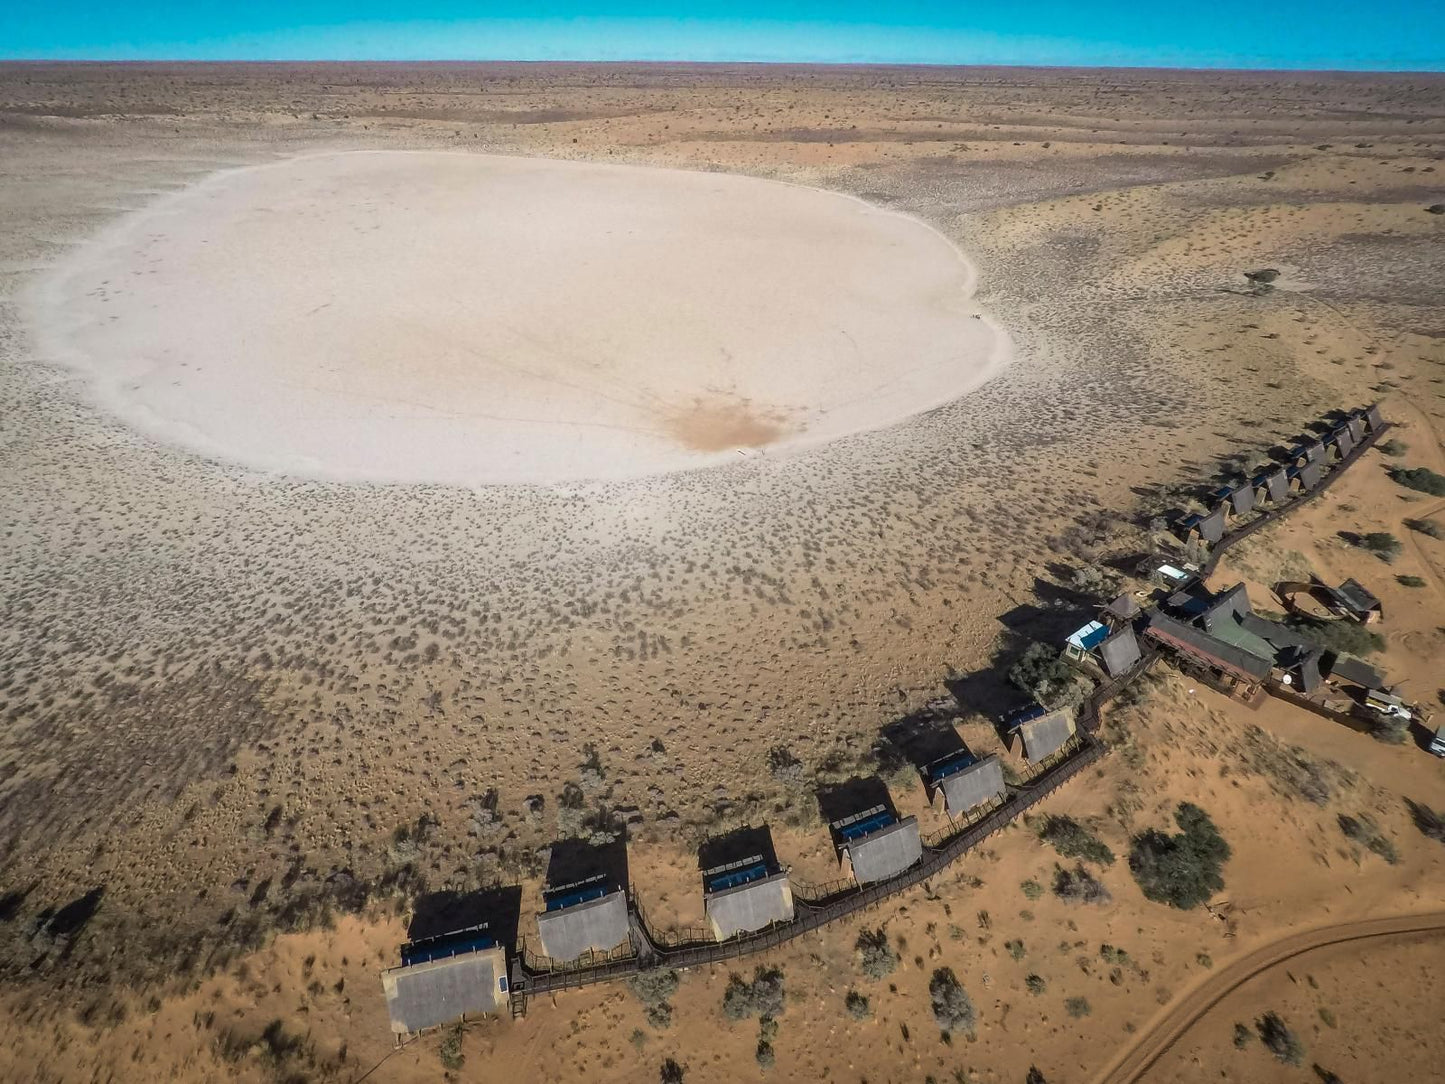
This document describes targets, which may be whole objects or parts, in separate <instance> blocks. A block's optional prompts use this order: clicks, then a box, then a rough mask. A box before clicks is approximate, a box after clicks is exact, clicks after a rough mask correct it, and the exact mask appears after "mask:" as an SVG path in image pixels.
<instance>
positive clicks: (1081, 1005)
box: [1064, 997, 1094, 1020]
mask: <svg viewBox="0 0 1445 1084" xmlns="http://www.w3.org/2000/svg"><path fill="white" fill-rule="evenodd" d="M1064 1011H1065V1012H1067V1013H1068V1014H1069V1015H1070V1016H1072V1017H1073V1018H1074V1019H1075V1020H1081V1019H1083V1018H1084V1017H1086V1016H1088V1015H1089V1014H1090V1013H1091V1012H1093V1011H1094V1009H1093V1006H1091V1005H1090V1004H1089V999H1088V998H1086V997H1071V998H1069V999H1068V1000H1067V1001H1065V1002H1064Z"/></svg>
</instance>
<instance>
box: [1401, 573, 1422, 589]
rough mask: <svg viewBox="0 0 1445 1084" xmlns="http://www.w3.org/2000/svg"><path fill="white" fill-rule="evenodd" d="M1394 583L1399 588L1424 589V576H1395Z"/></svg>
mask: <svg viewBox="0 0 1445 1084" xmlns="http://www.w3.org/2000/svg"><path fill="white" fill-rule="evenodd" d="M1395 582H1396V583H1398V584H1399V585H1400V586H1401V587H1424V586H1425V577H1424V576H1396V577H1395Z"/></svg>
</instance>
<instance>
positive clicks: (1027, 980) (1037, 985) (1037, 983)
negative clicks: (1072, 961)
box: [1024, 975, 1049, 996]
mask: <svg viewBox="0 0 1445 1084" xmlns="http://www.w3.org/2000/svg"><path fill="white" fill-rule="evenodd" d="M1024 986H1026V987H1028V991H1029V993H1031V994H1034V995H1036V996H1037V995H1038V994H1042V993H1043V992H1044V991H1045V990H1047V989H1048V988H1049V984H1048V983H1047V982H1045V981H1044V977H1043V976H1042V975H1026V976H1025V977H1024Z"/></svg>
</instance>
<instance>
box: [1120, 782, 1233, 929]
mask: <svg viewBox="0 0 1445 1084" xmlns="http://www.w3.org/2000/svg"><path fill="white" fill-rule="evenodd" d="M1174 821H1175V823H1176V824H1177V825H1178V826H1179V828H1180V831H1179V832H1178V833H1177V834H1175V835H1168V834H1166V833H1164V832H1161V831H1159V830H1158V829H1153V828H1151V829H1149V830H1148V831H1147V832H1143V833H1141V834H1140V835H1138V836H1135V837H1134V848H1133V850H1132V851H1131V852H1130V854H1129V870H1130V872H1131V873H1133V874H1134V879H1135V880H1136V881H1138V882H1139V888H1140V889H1141V890H1142V891H1143V893H1144V895H1145V897H1146V898H1148V899H1151V900H1154V901H1155V902H1156V903H1165V904H1168V905H1169V906H1170V907H1178V908H1180V909H1181V910H1188V909H1189V908H1191V907H1198V906H1199V905H1200V904H1202V903H1206V902H1208V900H1209V897H1211V896H1212V895H1214V893H1216V892H1218V891H1219V890H1220V889H1221V888H1223V887H1224V877H1223V875H1222V872H1221V870H1222V868H1223V866H1224V863H1225V861H1226V860H1227V859H1228V858H1229V853H1230V852H1229V844H1228V843H1226V842H1225V841H1224V837H1223V836H1221V835H1220V834H1219V829H1217V828H1216V827H1215V826H1214V822H1213V821H1212V820H1210V819H1209V814H1207V813H1205V812H1204V810H1202V809H1200V808H1199V807H1198V806H1197V805H1194V804H1192V803H1190V802H1181V803H1180V805H1179V808H1178V809H1177V810H1175V813H1174Z"/></svg>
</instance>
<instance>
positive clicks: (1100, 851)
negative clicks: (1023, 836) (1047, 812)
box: [1039, 815, 1114, 866]
mask: <svg viewBox="0 0 1445 1084" xmlns="http://www.w3.org/2000/svg"><path fill="white" fill-rule="evenodd" d="M1039 838H1040V839H1042V840H1043V841H1044V842H1045V843H1047V844H1049V845H1050V846H1052V847H1053V848H1054V850H1056V851H1058V852H1059V854H1061V855H1063V856H1064V857H1065V858H1077V859H1079V860H1080V861H1084V862H1093V863H1096V864H1097V865H1101V866H1109V865H1113V863H1114V852H1113V851H1111V850H1110V849H1109V848H1108V846H1106V845H1105V843H1104V841H1103V840H1101V839H1100V838H1099V837H1098V836H1096V835H1095V834H1094V833H1093V832H1091V831H1089V829H1087V828H1085V827H1084V826H1083V825H1082V824H1080V823H1079V822H1078V821H1076V820H1074V819H1073V818H1072V817H1066V816H1061V815H1052V816H1049V817H1046V818H1044V823H1043V825H1042V826H1041V827H1040V828H1039Z"/></svg>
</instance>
